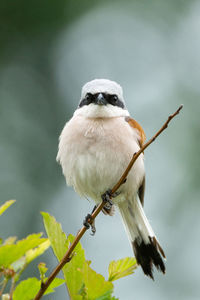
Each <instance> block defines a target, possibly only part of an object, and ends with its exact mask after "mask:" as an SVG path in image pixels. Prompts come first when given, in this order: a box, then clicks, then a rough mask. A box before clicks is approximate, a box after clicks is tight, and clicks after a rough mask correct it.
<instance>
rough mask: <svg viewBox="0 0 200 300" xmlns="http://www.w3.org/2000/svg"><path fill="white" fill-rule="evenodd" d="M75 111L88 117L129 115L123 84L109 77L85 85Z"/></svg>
mask: <svg viewBox="0 0 200 300" xmlns="http://www.w3.org/2000/svg"><path fill="white" fill-rule="evenodd" d="M75 113H76V115H83V116H85V117H88V118H106V117H107V118H109V117H119V116H128V115H129V113H128V111H127V110H126V107H125V102H124V98H123V90H122V88H121V86H120V85H119V84H118V83H116V82H115V81H111V80H108V79H95V80H92V81H90V82H87V83H86V84H85V85H84V86H83V88H82V92H81V99H80V103H79V106H78V109H77V110H76V112H75Z"/></svg>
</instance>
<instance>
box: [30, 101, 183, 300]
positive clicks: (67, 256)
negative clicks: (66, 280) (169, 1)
mask: <svg viewBox="0 0 200 300" xmlns="http://www.w3.org/2000/svg"><path fill="white" fill-rule="evenodd" d="M182 108H183V105H181V106H180V107H179V108H178V109H177V111H175V113H173V114H172V115H170V116H169V117H168V119H167V121H166V122H165V123H164V125H163V126H162V127H161V128H160V130H159V131H158V132H157V133H156V134H155V135H154V136H153V137H152V138H151V139H150V140H149V141H148V142H147V143H145V144H144V145H143V147H142V148H141V149H140V150H139V151H138V152H136V153H134V155H133V157H132V159H131V161H130V163H129V165H128V167H127V168H126V170H125V172H124V173H123V175H122V176H121V178H120V179H119V181H118V182H117V184H116V185H115V186H114V187H113V188H112V190H111V193H112V194H114V193H115V192H116V191H117V190H118V189H119V187H120V186H121V185H122V184H123V183H124V181H125V180H126V177H127V176H128V173H129V172H130V170H131V168H132V166H133V164H134V163H135V161H136V159H137V158H138V157H139V156H140V154H141V153H142V152H144V150H145V149H146V148H147V147H148V146H149V145H150V144H151V143H153V142H154V141H155V139H156V138H157V137H158V136H159V135H160V134H161V133H162V132H163V131H164V130H165V129H166V128H167V127H168V124H169V122H170V121H171V120H172V119H173V118H174V117H175V116H176V115H177V114H178V113H179V112H180V110H181V109H182ZM104 205H105V203H104V202H103V201H102V202H101V203H100V204H99V205H98V206H97V208H96V209H95V211H94V212H93V213H92V215H91V219H90V220H89V223H92V221H93V220H94V219H95V218H96V216H97V215H98V214H99V213H100V211H101V210H102V208H103V207H104ZM86 230H87V229H86V227H85V226H83V227H82V228H81V230H80V231H79V232H78V234H77V235H76V237H75V239H74V241H73V243H72V244H71V246H70V247H69V249H68V250H67V252H66V254H65V256H64V257H63V259H62V260H61V261H60V262H59V264H58V265H57V267H56V268H55V269H54V270H53V272H52V273H51V274H50V276H49V278H48V279H47V281H46V282H45V283H43V284H42V286H41V288H40V290H39V292H38V294H37V295H36V297H35V298H34V300H39V299H41V297H42V296H43V294H44V292H45V291H46V289H47V288H48V287H49V285H50V284H51V282H52V281H53V280H54V278H55V277H56V275H57V274H58V273H59V272H60V270H61V269H62V268H63V267H64V265H65V264H66V263H68V262H69V261H70V260H71V257H72V252H73V250H74V249H75V247H76V245H77V244H78V242H79V241H80V239H81V238H82V236H83V235H84V233H85V232H86Z"/></svg>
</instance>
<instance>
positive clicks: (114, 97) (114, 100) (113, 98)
mask: <svg viewBox="0 0 200 300" xmlns="http://www.w3.org/2000/svg"><path fill="white" fill-rule="evenodd" d="M117 101H118V97H117V95H108V102H109V103H110V104H112V105H116V103H117Z"/></svg>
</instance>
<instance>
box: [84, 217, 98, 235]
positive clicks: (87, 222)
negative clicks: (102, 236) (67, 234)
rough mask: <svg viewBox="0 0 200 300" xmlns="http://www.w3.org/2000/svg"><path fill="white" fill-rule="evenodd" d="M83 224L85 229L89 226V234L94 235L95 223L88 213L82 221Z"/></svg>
mask: <svg viewBox="0 0 200 300" xmlns="http://www.w3.org/2000/svg"><path fill="white" fill-rule="evenodd" d="M83 225H84V226H85V228H86V229H89V228H90V227H91V231H92V233H91V235H95V232H96V227H95V223H94V220H92V215H91V214H88V215H87V216H86V217H85V219H84V221H83Z"/></svg>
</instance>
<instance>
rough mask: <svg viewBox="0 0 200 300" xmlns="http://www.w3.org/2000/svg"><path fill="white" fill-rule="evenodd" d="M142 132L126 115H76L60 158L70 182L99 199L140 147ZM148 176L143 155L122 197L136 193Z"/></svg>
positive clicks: (64, 133) (64, 137)
mask: <svg viewBox="0 0 200 300" xmlns="http://www.w3.org/2000/svg"><path fill="white" fill-rule="evenodd" d="M137 140H138V133H137V130H134V129H132V128H131V127H130V125H129V124H128V123H127V122H126V121H125V120H124V117H116V118H104V119H102V118H96V119H89V118H85V117H83V116H76V115H75V116H74V117H73V118H72V119H71V120H70V121H69V122H68V123H67V124H66V125H65V127H64V129H63V131H62V133H61V136H60V143H59V151H58V155H57V160H58V161H59V162H60V164H61V166H62V170H63V174H64V175H65V177H66V181H67V184H68V185H72V186H73V187H74V189H75V190H76V191H77V193H78V194H79V195H80V196H86V197H90V198H92V199H93V200H95V201H96V202H99V201H100V200H101V197H100V196H101V194H102V193H104V192H105V191H106V190H107V189H109V188H112V187H113V186H114V184H116V182H117V181H118V180H119V178H120V176H121V175H122V173H123V171H124V170H125V168H126V167H127V165H128V163H129V161H130V159H131V157H132V155H133V154H134V153H135V152H136V151H138V150H139V145H138V143H137ZM143 176H144V163H143V155H140V157H139V158H138V159H137V161H136V163H135V165H134V167H133V168H132V170H131V172H130V173H129V175H128V178H127V182H126V183H125V184H123V186H122V187H121V196H120V197H117V198H118V199H119V200H120V199H121V200H122V198H123V197H124V196H125V194H132V193H136V192H137V190H138V187H139V185H140V183H141V181H142V178H143Z"/></svg>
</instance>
